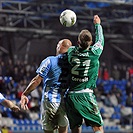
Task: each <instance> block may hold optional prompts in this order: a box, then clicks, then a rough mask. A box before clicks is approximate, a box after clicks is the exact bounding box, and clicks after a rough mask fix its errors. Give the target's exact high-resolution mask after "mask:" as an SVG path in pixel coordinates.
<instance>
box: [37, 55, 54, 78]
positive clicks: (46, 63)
mask: <svg viewBox="0 0 133 133" xmlns="http://www.w3.org/2000/svg"><path fill="white" fill-rule="evenodd" d="M50 66H51V63H50V59H49V58H46V59H45V60H43V61H42V62H41V64H40V66H39V67H38V69H37V70H36V73H37V74H39V75H40V76H41V77H43V78H44V77H46V75H47V74H48V72H49V69H50Z"/></svg>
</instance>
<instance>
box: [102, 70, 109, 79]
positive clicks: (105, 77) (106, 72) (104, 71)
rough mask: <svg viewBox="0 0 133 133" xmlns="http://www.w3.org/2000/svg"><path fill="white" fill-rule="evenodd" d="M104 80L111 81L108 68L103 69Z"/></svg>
mask: <svg viewBox="0 0 133 133" xmlns="http://www.w3.org/2000/svg"><path fill="white" fill-rule="evenodd" d="M103 80H109V72H108V68H107V67H105V68H104V69H103Z"/></svg>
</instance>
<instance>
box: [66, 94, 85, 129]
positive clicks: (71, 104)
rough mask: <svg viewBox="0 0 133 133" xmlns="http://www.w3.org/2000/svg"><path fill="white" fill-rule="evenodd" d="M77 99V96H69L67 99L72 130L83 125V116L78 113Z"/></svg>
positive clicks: (67, 109)
mask: <svg viewBox="0 0 133 133" xmlns="http://www.w3.org/2000/svg"><path fill="white" fill-rule="evenodd" d="M77 103H78V102H77V97H76V96H75V95H68V96H67V98H66V104H65V105H66V113H67V117H68V119H69V123H70V128H71V129H74V128H75V127H80V126H81V125H82V120H83V119H82V116H81V115H80V113H79V112H78V109H77V106H80V105H79V103H78V104H77Z"/></svg>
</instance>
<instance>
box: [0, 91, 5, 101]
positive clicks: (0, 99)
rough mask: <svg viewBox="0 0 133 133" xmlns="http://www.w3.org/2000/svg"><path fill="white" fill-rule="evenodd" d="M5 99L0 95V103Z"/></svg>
mask: <svg viewBox="0 0 133 133" xmlns="http://www.w3.org/2000/svg"><path fill="white" fill-rule="evenodd" d="M5 99H6V98H5V97H4V96H3V95H2V94H1V93H0V103H1V102H3V101H4V100H5Z"/></svg>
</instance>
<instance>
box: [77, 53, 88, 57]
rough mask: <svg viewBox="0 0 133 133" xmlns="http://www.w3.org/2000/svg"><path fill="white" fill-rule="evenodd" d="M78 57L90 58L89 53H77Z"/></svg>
mask: <svg viewBox="0 0 133 133" xmlns="http://www.w3.org/2000/svg"><path fill="white" fill-rule="evenodd" d="M77 55H78V56H85V57H88V56H89V52H87V53H77Z"/></svg>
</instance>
